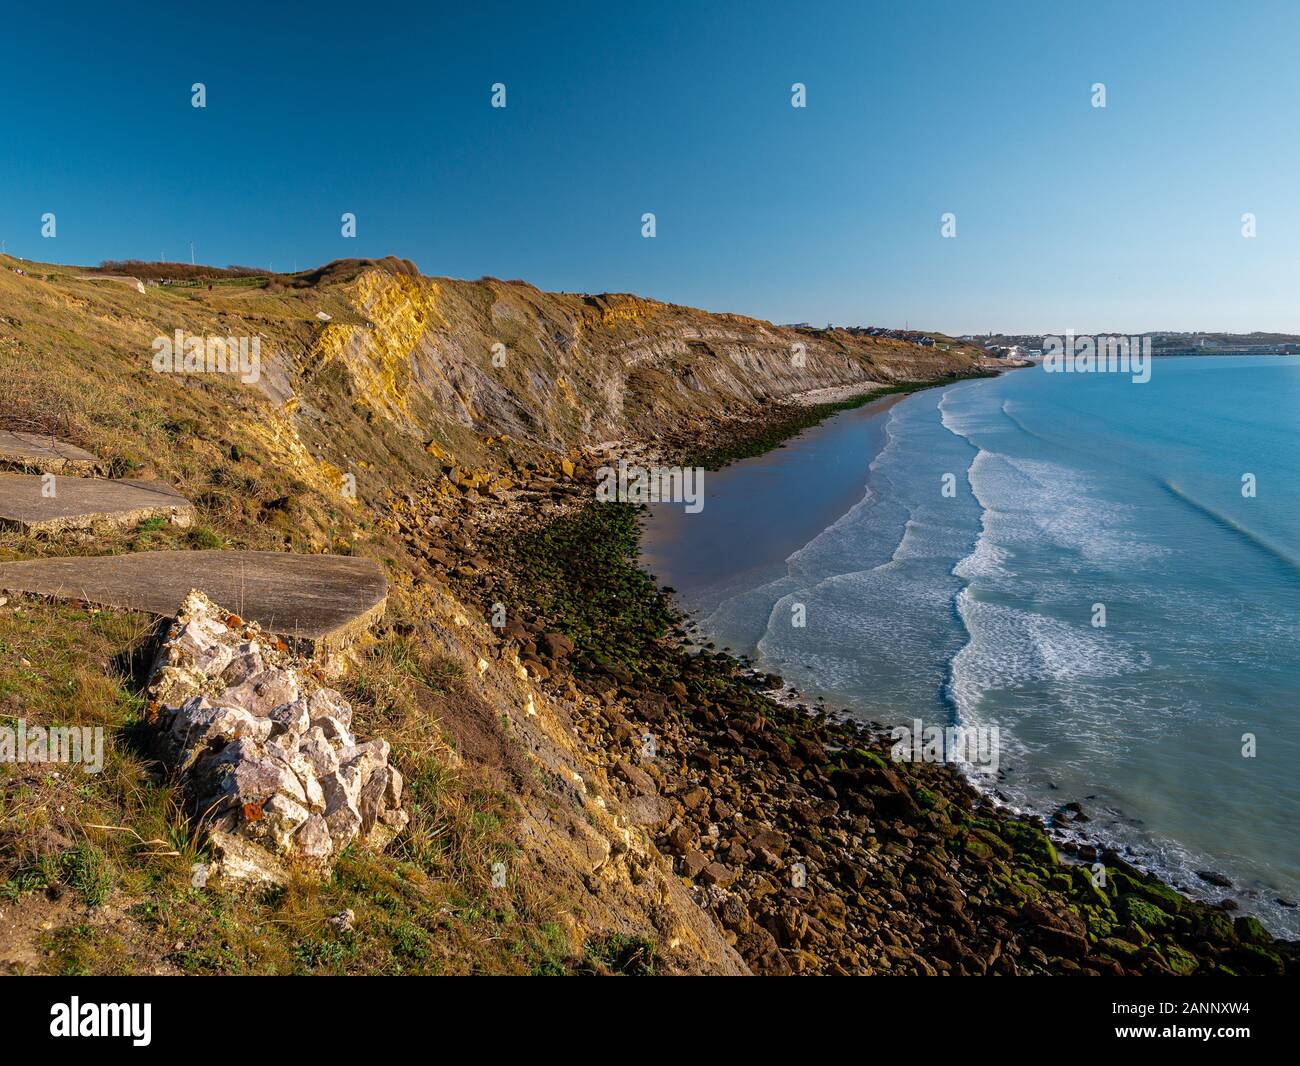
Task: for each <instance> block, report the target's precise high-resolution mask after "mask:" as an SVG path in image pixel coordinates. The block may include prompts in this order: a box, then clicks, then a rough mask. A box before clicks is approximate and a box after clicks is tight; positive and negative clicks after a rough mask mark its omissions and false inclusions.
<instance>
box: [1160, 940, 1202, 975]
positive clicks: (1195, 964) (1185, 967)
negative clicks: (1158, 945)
mask: <svg viewBox="0 0 1300 1066" xmlns="http://www.w3.org/2000/svg"><path fill="white" fill-rule="evenodd" d="M1165 962H1167V963H1168V964H1169V968H1170V969H1171V970H1173V971H1174V973H1176V974H1178V976H1179V977H1190V976H1191V975H1192V974H1194V973H1195V972H1196V971H1197V970H1198V969H1199V968H1200V962H1199V961H1198V960H1197V958H1196V956H1195V955H1193V954H1192V953H1191V952H1190V951H1184V950H1183V949H1182V948H1180V947H1179V946H1178V945H1177V944H1166V945H1165Z"/></svg>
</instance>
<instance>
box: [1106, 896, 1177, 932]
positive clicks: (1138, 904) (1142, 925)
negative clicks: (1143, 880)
mask: <svg viewBox="0 0 1300 1066" xmlns="http://www.w3.org/2000/svg"><path fill="white" fill-rule="evenodd" d="M1115 910H1116V912H1117V913H1118V914H1119V916H1120V917H1121V918H1122V919H1124V920H1125V921H1127V922H1132V923H1133V924H1134V925H1136V926H1137V927H1138V928H1139V929H1145V930H1147V931H1148V932H1158V931H1159V930H1161V929H1164V928H1165V927H1166V926H1167V925H1169V922H1170V919H1169V915H1167V914H1166V913H1165V912H1164V911H1162V910H1161V909H1160V908H1159V907H1157V906H1156V905H1155V904H1154V903H1151V902H1149V901H1147V900H1145V899H1143V898H1142V897H1141V896H1138V895H1136V894H1134V893H1129V894H1128V895H1127V896H1120V898H1119V903H1118V905H1117V906H1116V908H1115Z"/></svg>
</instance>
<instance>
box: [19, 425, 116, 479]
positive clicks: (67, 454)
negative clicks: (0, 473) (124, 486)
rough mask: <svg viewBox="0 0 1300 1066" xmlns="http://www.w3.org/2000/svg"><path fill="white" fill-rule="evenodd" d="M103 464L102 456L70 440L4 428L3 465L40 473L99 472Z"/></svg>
mask: <svg viewBox="0 0 1300 1066" xmlns="http://www.w3.org/2000/svg"><path fill="white" fill-rule="evenodd" d="M102 467H103V464H102V463H101V461H100V459H99V457H98V456H96V455H92V454H91V453H90V452H88V451H86V450H85V449H84V448H78V447H77V446H76V445H75V444H69V443H68V442H67V441H62V440H59V439H57V438H56V437H49V436H46V435H45V434H42V433H21V432H10V431H9V430H3V429H0V468H4V469H9V470H21V471H26V472H29V473H36V474H96V473H98V472H99V471H100V470H101V469H102Z"/></svg>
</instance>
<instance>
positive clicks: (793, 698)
mask: <svg viewBox="0 0 1300 1066" xmlns="http://www.w3.org/2000/svg"><path fill="white" fill-rule="evenodd" d="M938 384H944V385H946V384H951V383H938ZM938 384H937V385H936V386H935V387H938ZM904 398H905V396H903V395H891V396H886V397H882V398H879V399H877V400H874V401H871V402H869V403H867V404H865V405H864V406H863V407H861V408H856V409H853V411H854V413H858V414H867V415H869V416H873V417H880V416H881V415H882V414H884V413H885V412H887V411H888V410H889V408H891V407H893V406H894V405H895V404H897V403H898V402H900V401H901V400H902V399H904ZM846 414H848V412H842V413H838V414H836V415H833V416H832V417H831V418H830V419H828V420H827V421H826V422H823V423H819V424H818V426H817V427H816V428H815V429H812V430H805V431H800V432H799V433H797V434H796V435H795V437H796V438H801V437H804V436H805V435H806V434H808V433H815V432H817V431H818V430H821V429H823V428H824V427H825V426H828V425H830V424H831V423H833V422H836V421H839V420H840V419H842V418H844V417H846ZM792 444H793V441H792ZM779 447H781V445H780V444H778V445H775V446H774V448H773V449H772V450H769V451H767V452H764V453H761V454H760V455H757V456H753V457H746V458H745V459H744V460H743V463H744V465H745V466H747V467H751V468H754V467H758V466H761V465H762V464H763V463H764V461H765V460H768V461H769V463H770V464H771V465H776V464H777V463H783V462H784V461H785V460H786V459H787V458H788V457H787V456H785V455H783V454H781V453H780V452H777V451H776V450H775V449H776V448H779ZM878 454H879V451H877V452H876V453H874V454H873V455H872V456H871V458H870V459H869V460H868V461H867V463H866V464H864V467H863V474H864V476H863V478H862V479H861V483H862V490H863V491H862V492H859V494H858V496H857V498H856V499H855V500H854V501H852V502H851V503H850V504H849V506H848V507H847V508H845V509H844V510H843V511H840V512H839V517H842V516H843V515H844V514H847V513H848V511H849V510H850V509H851V508H852V507H854V506H857V505H858V503H860V502H862V501H863V500H864V499H866V496H865V495H863V492H865V491H867V490H866V478H865V471H866V469H867V467H869V465H870V463H871V462H872V461H874V459H875V456H876V455H878ZM778 456H779V458H778ZM836 520H838V519H836ZM680 522H681V516H680V514H679V513H676V512H675V511H674V510H673V509H672V508H662V509H659V513H657V514H655V515H654V517H653V519H652V520H651V521H649V522H647V523H645V524H644V525H643V529H642V535H641V540H640V559H641V562H642V564H643V565H646V566H647V567H648V568H649V569H650V570H651V572H652V573H653V574H654V576H655V577H656V578H657V579H661V580H662V581H667V582H668V585H669V592H670V595H671V597H672V599H673V601H674V603H675V604H676V605H677V606H678V608H679V609H682V608H683V604H684V602H685V600H686V598H687V596H688V595H689V594H688V593H684V592H683V590H682V589H681V588H679V587H676V586H678V584H679V581H677V580H673V579H672V578H671V569H672V566H671V562H670V560H671V556H672V544H673V541H674V539H675V537H676V535H677V534H678V531H679V529H680V528H681V527H680ZM823 528H825V527H823ZM816 532H820V530H818V531H816ZM816 532H814V534H813V535H814V536H815V535H816ZM802 546H803V542H800V543H795V544H793V546H792V547H791V550H792V551H795V550H798V549H799V548H800V547H802ZM697 548H698V546H697ZM723 558H724V559H725V558H726V553H725V552H724V553H723ZM744 572H745V571H744V570H743V568H742V570H738V571H734V572H733V573H732V574H731V575H730V576H737V575H740V574H743V573H744ZM721 583H722V582H719V584H721ZM683 614H684V617H686V618H687V619H689V621H688V623H687V630H688V632H689V633H690V636H691V639H692V641H693V643H694V646H696V647H698V648H706V649H711V648H713V647H714V646H715V645H714V643H713V642H714V641H716V640H719V637H718V634H716V633H712V632H710V631H709V630H708V629H707V628H706V627H705V624H704V623H703V622H702V621H701V620H700V619H699V617H698V616H697V613H696V612H692V611H689V610H683ZM725 650H726V651H727V652H729V653H730V654H732V655H733V656H735V657H737V660H738V662H739V663H740V664H741V665H742V666H743V668H745V669H752V670H755V671H757V672H758V673H759V674H761V675H765V676H767V677H769V678H776V677H778V675H777V674H776V673H772V672H771V670H772V668H771V666H770V664H764V663H763V662H762V660H761V659H760V658H759V657H758V655H757V649H756V648H752V647H748V646H746V647H742V648H739V649H731V648H728V649H725ZM768 695H769V697H770V698H772V699H773V700H776V701H779V702H781V703H782V704H784V705H786V706H788V707H791V708H796V709H799V710H801V711H804V712H817V713H821V712H824V711H826V710H827V708H828V707H829V706H830V705H831V704H836V705H842V704H844V703H846V702H849V703H850V704H851V701H846V698H845V697H844V696H843V695H842V694H833V695H828V694H825V693H817V692H815V691H808V690H803V689H800V688H798V687H796V686H792V685H791V684H790V683H789V682H788V681H787V680H786V679H785V678H780V679H779V682H778V683H777V684H775V685H774V686H772V688H771V691H769V692H768ZM833 713H836V714H838V715H840V716H842V717H845V718H848V719H851V720H853V721H856V722H858V723H859V724H862V725H864V726H866V727H868V728H869V729H871V730H872V731H873V733H874V734H875V735H876V736H877V737H878V738H883V737H885V736H887V734H888V732H889V730H890V728H892V724H893V722H892V720H891V721H890V722H888V723H885V724H882V723H881V722H878V721H875V720H874V719H873V718H872V717H869V716H868V715H864V714H863V713H862V712H861V711H857V710H855V709H854V708H852V706H851V705H850V706H846V707H845V708H844V710H843V711H841V712H833ZM915 713H919V712H912V711H908V710H907V709H901V710H899V711H898V712H897V714H896V715H895V717H896V718H897V720H898V721H899V722H903V721H908V720H911V719H912V718H913V717H914V716H915ZM954 714H955V708H954ZM953 768H954V770H955V771H956V772H958V773H960V774H961V775H962V776H963V778H964V779H965V780H966V781H967V782H968V783H969V784H970V785H971V786H972V787H973V788H975V789H976V790H977V791H979V792H980V793H981V794H982V795H984V796H985V797H987V798H988V800H989V801H990V802H992V803H994V804H996V805H997V806H998V807H999V808H1000V809H1002V810H1004V811H1005V812H1007V813H1008V814H1011V815H1014V816H1017V817H1021V818H1029V819H1034V820H1037V821H1038V822H1040V823H1041V824H1042V825H1043V826H1044V828H1045V829H1046V830H1047V831H1048V833H1049V835H1050V836H1051V838H1052V839H1053V841H1054V842H1055V843H1056V845H1057V846H1058V847H1059V848H1060V849H1061V850H1062V851H1064V852H1065V853H1067V854H1068V855H1070V856H1071V859H1072V861H1076V862H1081V863H1091V862H1095V861H1096V860H1097V859H1098V858H1099V857H1100V856H1102V855H1105V854H1109V855H1112V856H1115V857H1122V858H1123V860H1124V861H1126V862H1128V863H1130V864H1131V865H1132V866H1133V867H1134V868H1135V869H1140V870H1142V872H1143V873H1145V874H1148V875H1150V876H1152V877H1156V878H1160V879H1161V880H1162V881H1163V880H1164V879H1165V878H1167V877H1169V876H1170V874H1169V872H1168V871H1166V870H1165V869H1163V868H1162V866H1161V865H1160V864H1159V862H1158V861H1157V860H1156V859H1154V858H1152V859H1148V858H1147V857H1146V856H1144V855H1142V854H1140V852H1139V851H1134V850H1132V849H1131V848H1130V845H1129V844H1128V843H1126V842H1124V841H1121V840H1118V839H1115V838H1110V837H1108V836H1107V834H1106V833H1105V831H1104V830H1103V829H1102V828H1100V827H1097V826H1094V827H1092V828H1091V829H1084V828H1081V827H1080V826H1079V825H1076V824H1071V822H1070V821H1069V819H1068V816H1067V820H1066V821H1065V822H1062V821H1061V812H1062V810H1063V809H1064V807H1066V806H1068V803H1069V801H1074V803H1075V805H1076V806H1077V802H1078V800H1080V799H1082V798H1084V797H1082V796H1064V797H1062V798H1061V801H1060V802H1058V803H1055V804H1047V803H1044V804H1026V803H1018V802H1016V801H1013V800H1012V799H1010V798H1009V797H1008V796H1006V795H1004V794H1003V793H1002V791H1001V790H1000V789H999V787H998V786H999V783H1000V781H999V779H997V778H995V779H989V778H987V777H984V776H981V775H979V774H976V773H974V772H971V770H970V768H969V767H964V766H962V765H960V764H954V766H953ZM1089 798H1091V797H1089ZM1202 880H1204V881H1205V882H1206V883H1205V884H1203V885H1202V884H1196V883H1195V882H1193V883H1192V884H1190V885H1185V886H1184V887H1182V888H1179V889H1178V891H1179V892H1180V893H1185V894H1186V895H1187V896H1188V898H1191V899H1196V900H1198V901H1200V902H1201V903H1203V904H1206V905H1215V899H1216V893H1215V891H1214V889H1213V886H1214V885H1215V884H1216V882H1215V881H1213V880H1212V879H1211V878H1206V877H1203V878H1202ZM1217 897H1218V899H1219V900H1235V901H1239V902H1241V903H1248V901H1249V900H1250V899H1251V898H1253V897H1251V896H1250V895H1249V893H1247V892H1245V890H1241V891H1233V892H1231V893H1228V894H1226V895H1225V894H1224V893H1222V892H1219V893H1217Z"/></svg>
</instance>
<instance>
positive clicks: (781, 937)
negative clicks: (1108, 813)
mask: <svg viewBox="0 0 1300 1066" xmlns="http://www.w3.org/2000/svg"><path fill="white" fill-rule="evenodd" d="M916 387H919V386H916ZM826 413H833V410H828V411H825V412H823V415H824V414H826ZM806 423H807V417H806V416H797V415H792V414H790V413H789V412H786V411H783V410H780V409H778V410H777V411H776V412H775V413H774V414H773V415H772V416H771V417H769V418H768V419H766V420H765V421H763V422H759V423H753V422H750V423H747V424H746V426H744V427H741V426H733V427H732V431H731V435H730V436H729V437H727V438H726V439H727V441H728V442H729V443H728V444H727V445H725V446H726V447H727V449H728V450H729V451H730V452H731V453H733V454H737V453H739V454H748V452H749V449H751V448H753V447H756V446H757V444H756V443H755V442H759V443H762V444H766V445H768V446H770V445H771V443H773V442H774V441H776V440H779V439H781V438H782V437H784V436H788V435H789V433H790V432H793V431H796V430H797V429H798V428H801V427H802V425H803V424H806ZM704 444H705V450H706V451H708V453H709V454H710V455H711V456H712V457H714V458H715V459H720V460H721V461H725V459H726V457H727V456H726V455H725V454H724V452H723V451H722V450H721V449H722V447H723V445H721V444H720V443H719V442H717V441H714V442H704ZM685 447H686V445H685V442H683V452H682V453H681V455H679V456H676V457H677V458H680V457H681V456H682V455H685V454H687V453H686V451H685ZM697 453H698V449H697ZM457 473H459V474H460V476H461V478H462V480H464V474H463V472H457ZM516 473H517V476H518V477H519V479H520V486H519V487H520V488H522V489H523V492H521V493H519V494H517V496H516V498H515V499H514V500H513V501H512V502H511V503H509V504H506V503H505V502H504V501H502V500H500V499H498V498H495V497H491V495H490V490H489V493H488V495H489V498H492V499H495V500H496V503H497V506H495V507H493V506H491V505H488V506H478V505H477V503H476V502H475V501H476V500H477V499H478V498H479V497H475V498H474V500H470V499H466V498H465V497H466V496H467V495H469V494H470V493H472V492H473V491H474V490H469V492H460V494H459V495H455V496H453V497H452V498H453V499H455V500H456V505H455V507H454V508H453V511H454V513H455V515H456V517H455V519H454V524H455V526H456V528H457V529H458V533H457V534H455V535H454V536H453V537H452V538H451V540H450V542H449V543H450V548H449V549H442V550H438V551H437V558H436V560H435V561H437V562H439V563H440V564H441V565H442V566H443V567H444V568H445V569H446V571H447V573H448V574H449V576H450V578H451V580H452V581H453V583H454V584H455V586H456V587H457V589H458V592H459V593H460V594H461V596H462V598H464V599H466V600H473V601H476V602H478V603H479V604H480V605H481V606H482V608H483V610H484V612H485V616H489V617H490V616H491V615H492V613H493V611H494V609H495V610H498V611H500V610H502V609H503V610H504V618H505V623H504V625H502V626H501V627H500V628H499V634H500V638H501V642H502V645H503V654H504V649H509V651H510V653H511V654H514V655H517V656H518V658H519V661H520V663H521V664H523V666H524V668H525V669H526V670H527V672H528V674H529V676H530V677H533V678H536V679H538V681H539V683H541V684H543V685H545V686H546V687H547V688H548V689H550V690H552V691H553V692H554V693H555V694H556V695H558V696H562V697H564V698H566V699H567V700H569V701H571V703H572V705H573V706H574V707H575V708H577V709H578V712H577V713H576V714H575V725H576V728H577V729H578V731H579V734H580V736H581V738H582V740H583V741H584V744H585V747H586V749H587V752H588V754H589V756H590V758H591V759H592V760H593V761H594V762H595V763H596V764H598V765H599V766H601V767H602V768H603V769H604V770H605V771H606V773H607V774H608V776H609V778H610V780H611V781H613V782H615V783H616V785H615V788H616V791H617V793H618V799H619V801H620V803H621V806H622V813H623V817H624V818H625V819H626V822H627V823H628V824H629V825H630V826H632V827H635V828H636V829H638V830H641V831H644V832H645V833H647V834H648V835H649V836H650V837H652V838H653V840H654V842H655V844H656V845H657V847H658V849H659V850H660V851H661V852H662V853H663V854H664V855H665V856H666V857H668V858H669V859H670V860H671V861H672V863H673V867H674V870H675V872H676V873H677V874H678V875H679V876H680V877H681V878H683V879H685V880H686V881H687V882H688V883H689V885H690V888H691V891H692V893H693V895H694V897H695V899H696V900H697V902H698V903H699V904H700V906H701V907H703V908H704V909H706V910H707V911H708V912H709V913H710V914H712V915H713V917H714V919H715V921H716V922H717V923H718V925H719V927H720V928H721V930H722V933H723V936H724V938H725V940H726V941H727V942H728V943H729V944H731V945H732V946H734V947H735V948H736V950H737V951H738V952H739V953H740V955H741V956H742V957H743V958H744V960H745V962H746V963H747V964H748V965H749V967H750V968H751V969H752V970H753V971H754V972H756V973H760V974H788V973H807V974H819V973H820V974H880V973H893V974H1007V975H1012V974H1099V975H1100V974H1108V975H1123V974H1174V975H1190V974H1207V973H1212V974H1270V975H1282V974H1284V973H1288V972H1292V973H1293V972H1295V971H1296V969H1297V966H1298V965H1300V961H1298V960H1300V954H1298V953H1297V945H1296V944H1294V943H1290V942H1279V941H1275V940H1274V939H1273V938H1272V937H1271V936H1270V935H1269V934H1268V933H1267V931H1266V930H1265V929H1264V928H1263V927H1262V926H1261V925H1260V923H1259V922H1258V921H1257V920H1256V919H1254V918H1252V917H1246V916H1238V917H1234V915H1233V914H1232V913H1231V912H1230V910H1228V909H1226V908H1225V907H1213V906H1206V905H1204V904H1201V903H1198V902H1195V901H1192V900H1190V899H1188V898H1186V897H1184V896H1182V895H1181V894H1180V893H1178V892H1177V891H1175V890H1174V889H1172V888H1170V887H1168V886H1166V885H1164V884H1162V883H1161V882H1160V881H1159V880H1157V879H1156V878H1154V877H1151V876H1148V875H1146V874H1144V873H1142V872H1141V871H1139V870H1137V869H1135V868H1133V867H1132V866H1130V865H1129V864H1127V863H1126V862H1124V861H1123V859H1122V858H1121V857H1120V856H1118V855H1116V854H1114V853H1112V852H1096V853H1094V852H1092V851H1090V850H1089V848H1088V846H1087V845H1082V846H1080V845H1079V844H1077V843H1073V844H1070V845H1069V847H1070V848H1071V849H1072V851H1073V854H1072V855H1070V854H1066V855H1063V854H1062V853H1061V851H1058V848H1057V846H1056V844H1055V843H1054V841H1053V839H1052V835H1051V831H1050V827H1048V826H1046V825H1045V824H1044V823H1043V822H1042V821H1041V820H1038V819H1035V818H1028V819H1026V818H1020V817H1016V816H1014V815H1012V814H1011V813H1009V812H1007V811H1006V810H1004V809H1001V808H999V807H997V806H996V805H995V804H994V803H993V802H991V801H990V800H989V799H988V797H986V796H984V795H982V794H981V793H979V792H978V791H977V790H976V789H974V788H973V787H972V786H971V785H970V784H969V783H968V782H967V781H966V779H965V778H964V777H963V776H962V774H961V773H960V772H959V771H958V770H957V769H956V768H954V767H953V766H951V765H947V764H927V763H903V762H897V761H894V760H892V759H891V758H890V755H889V744H888V743H887V742H886V741H885V740H884V738H883V737H882V735H881V733H880V731H879V730H878V729H872V728H871V727H870V726H868V725H863V724H860V723H856V722H853V721H849V720H845V719H841V718H836V717H833V716H830V715H828V714H826V713H823V712H821V711H818V710H816V709H811V708H808V707H806V706H803V705H799V704H795V705H788V703H787V702H783V701H779V700H778V699H776V698H774V694H778V693H779V692H780V689H781V680H780V679H779V678H777V677H775V676H772V675H760V674H757V673H755V672H754V671H753V670H752V669H750V668H749V667H748V665H747V664H746V663H744V662H740V661H737V660H735V659H733V658H732V657H730V656H728V655H725V654H721V653H718V652H716V651H714V650H713V649H712V648H711V647H709V646H705V647H703V648H699V647H697V646H696V645H695V644H694V643H693V642H692V641H691V640H689V639H688V637H687V633H686V630H685V629H684V628H683V623H684V619H683V617H682V616H681V615H680V613H679V612H678V611H677V610H676V609H675V608H674V606H673V605H672V602H671V600H670V598H669V595H668V594H667V593H666V592H665V591H663V590H659V589H656V588H655V586H654V582H653V581H652V579H651V578H650V577H649V575H647V574H646V573H645V572H643V571H642V570H640V569H639V567H638V565H637V543H638V536H639V532H640V527H639V515H638V513H637V510H636V509H635V508H634V507H632V506H630V505H626V504H602V503H596V502H594V501H593V495H592V490H591V484H592V483H593V480H594V476H595V470H594V468H593V466H592V465H591V464H590V462H589V461H588V460H587V459H586V458H584V456H583V455H582V454H581V453H577V452H575V453H574V454H573V455H572V457H569V458H564V459H562V460H561V461H560V462H559V463H557V464H556V466H555V467H554V468H553V469H545V468H544V467H543V466H541V465H538V464H527V465H526V466H524V467H522V468H521V469H520V470H519V471H517V472H516ZM487 484H489V485H490V484H491V481H490V479H489V480H488V481H487ZM498 495H499V494H498ZM417 509H418V507H417ZM505 516H508V520H503V518H504V517H505ZM498 605H500V606H499V607H498ZM1080 856H1083V857H1086V858H1087V859H1088V860H1089V861H1088V862H1087V864H1085V863H1084V862H1082V861H1081V860H1080Z"/></svg>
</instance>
